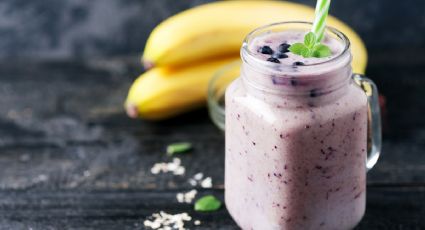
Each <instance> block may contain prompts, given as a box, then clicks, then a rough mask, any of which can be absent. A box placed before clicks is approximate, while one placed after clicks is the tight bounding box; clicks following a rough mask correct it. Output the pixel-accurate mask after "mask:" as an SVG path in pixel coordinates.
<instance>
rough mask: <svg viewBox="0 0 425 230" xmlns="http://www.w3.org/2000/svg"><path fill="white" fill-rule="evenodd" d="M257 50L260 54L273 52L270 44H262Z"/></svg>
mask: <svg viewBox="0 0 425 230" xmlns="http://www.w3.org/2000/svg"><path fill="white" fill-rule="evenodd" d="M258 52H260V53H262V54H273V53H274V52H273V50H272V48H270V46H262V47H260V49H258Z"/></svg>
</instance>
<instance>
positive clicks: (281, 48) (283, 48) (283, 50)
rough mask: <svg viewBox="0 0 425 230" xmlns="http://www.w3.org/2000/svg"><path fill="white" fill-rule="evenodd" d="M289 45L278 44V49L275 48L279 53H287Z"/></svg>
mask: <svg viewBox="0 0 425 230" xmlns="http://www.w3.org/2000/svg"><path fill="white" fill-rule="evenodd" d="M290 46H291V45H289V44H288V43H282V44H280V45H279V47H278V48H277V50H278V51H279V52H280V53H288V52H289V47H290Z"/></svg>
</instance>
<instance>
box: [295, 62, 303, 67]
mask: <svg viewBox="0 0 425 230" xmlns="http://www.w3.org/2000/svg"><path fill="white" fill-rule="evenodd" d="M293 65H294V66H301V65H304V62H300V61H296V62H294V64H293Z"/></svg>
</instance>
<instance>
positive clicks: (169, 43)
mask: <svg viewBox="0 0 425 230" xmlns="http://www.w3.org/2000/svg"><path fill="white" fill-rule="evenodd" d="M313 19H314V9H313V8H311V7H308V6H304V5H301V4H296V3H290V2H285V1H242V0H235V1H221V2H215V3H209V4H205V5H201V6H198V7H195V8H192V9H189V10H186V11H183V12H181V13H179V14H176V15H174V16H172V17H170V18H168V19H167V20H165V21H163V22H162V23H161V24H159V25H158V26H157V27H156V28H155V29H154V30H153V31H152V33H151V35H150V36H149V38H148V40H147V43H146V47H145V50H144V53H143V57H142V61H143V63H144V65H145V67H147V68H149V67H152V66H165V65H167V66H181V65H187V64H190V63H193V62H198V61H201V60H206V59H210V58H213V57H218V56H223V55H232V54H234V55H237V54H238V53H239V49H240V47H241V44H242V41H243V39H244V37H245V36H246V35H247V34H248V33H249V32H250V31H252V30H253V29H255V28H257V27H259V26H262V25H266V24H270V23H274V22H279V21H297V20H299V21H311V20H313ZM327 24H328V25H330V26H333V27H335V28H337V29H339V30H341V31H342V32H343V33H345V34H346V35H347V37H348V38H349V39H350V41H351V44H352V49H351V51H352V54H353V69H354V72H356V73H362V74H363V73H364V72H365V69H366V64H367V51H366V48H365V45H364V44H363V42H362V40H361V38H360V37H359V36H358V35H357V34H356V32H354V31H353V30H352V29H351V28H350V27H349V26H347V25H346V24H344V23H343V22H342V21H340V20H338V19H336V18H335V17H332V16H330V17H329V18H328V21H327Z"/></svg>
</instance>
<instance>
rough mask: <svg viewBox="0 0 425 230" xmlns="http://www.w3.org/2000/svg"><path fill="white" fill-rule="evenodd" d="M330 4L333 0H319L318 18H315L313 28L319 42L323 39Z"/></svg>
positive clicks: (317, 5)
mask: <svg viewBox="0 0 425 230" xmlns="http://www.w3.org/2000/svg"><path fill="white" fill-rule="evenodd" d="M330 4H331V0H317V4H316V12H315V14H316V18H315V19H314V23H313V29H312V32H313V33H314V34H315V35H316V38H317V42H320V41H322V39H323V36H324V32H325V28H326V18H327V17H328V11H329V5H330Z"/></svg>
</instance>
